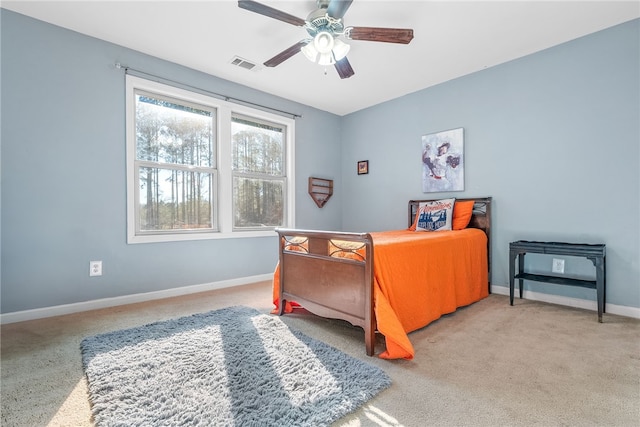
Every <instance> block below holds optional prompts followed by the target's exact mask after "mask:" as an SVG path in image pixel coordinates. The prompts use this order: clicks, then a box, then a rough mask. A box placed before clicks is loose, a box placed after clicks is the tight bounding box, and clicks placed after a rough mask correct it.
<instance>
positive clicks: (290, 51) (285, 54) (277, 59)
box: [264, 40, 311, 67]
mask: <svg viewBox="0 0 640 427" xmlns="http://www.w3.org/2000/svg"><path fill="white" fill-rule="evenodd" d="M310 41H311V40H300V41H299V42H298V43H296V44H294V45H293V46H291V47H289V48H287V49H285V50H283V51H282V52H280V53H279V54H277V55H276V56H274V57H273V58H271V59H269V60H268V61H266V62H265V63H264V65H265V66H266V67H275V66H276V65H280V64H282V63H283V62H284V61H286V60H287V59H289V58H291V57H292V56H293V55H295V54H296V53H298V52H300V49H301V48H303V47H304V46H306V45H307V43H309V42H310Z"/></svg>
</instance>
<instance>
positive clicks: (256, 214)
mask: <svg viewBox="0 0 640 427" xmlns="http://www.w3.org/2000/svg"><path fill="white" fill-rule="evenodd" d="M284 132H285V129H284V128H283V127H282V126H278V125H274V124H272V123H264V122H262V123H261V122H258V121H256V120H254V119H250V118H247V117H243V116H238V115H234V116H233V117H232V119H231V135H232V149H233V153H232V156H231V157H232V169H233V228H234V229H249V228H256V227H258V228H260V227H265V226H266V227H274V226H279V225H282V224H283V223H284V205H283V203H284V198H283V195H284V194H285V184H286V181H285V174H284V144H285V139H284Z"/></svg>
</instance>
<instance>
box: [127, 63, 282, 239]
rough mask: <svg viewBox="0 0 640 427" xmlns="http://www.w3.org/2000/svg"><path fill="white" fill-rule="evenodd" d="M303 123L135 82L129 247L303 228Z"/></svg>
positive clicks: (130, 113)
mask: <svg viewBox="0 0 640 427" xmlns="http://www.w3.org/2000/svg"><path fill="white" fill-rule="evenodd" d="M292 153H293V119H287V118H283V117H280V116H276V115H273V114H268V113H265V112H264V111H260V110H255V109H252V108H248V107H244V106H240V105H235V104H232V103H229V102H226V101H221V100H219V99H216V98H213V97H211V96H207V95H203V94H200V93H194V92H191V91H186V90H183V89H178V88H175V87H171V86H167V85H163V84H160V83H156V82H151V81H147V80H143V79H140V78H137V77H134V76H130V75H127V190H128V193H127V235H128V242H129V243H143V242H160V241H174V240H193V239H211V238H228V237H255V236H264V235H273V232H272V230H273V229H274V228H275V227H279V226H291V225H292V224H293V209H292V207H293V206H294V203H293V194H294V191H293V188H292V187H293V185H292V184H293V173H292V171H293V165H292V159H293V155H292Z"/></svg>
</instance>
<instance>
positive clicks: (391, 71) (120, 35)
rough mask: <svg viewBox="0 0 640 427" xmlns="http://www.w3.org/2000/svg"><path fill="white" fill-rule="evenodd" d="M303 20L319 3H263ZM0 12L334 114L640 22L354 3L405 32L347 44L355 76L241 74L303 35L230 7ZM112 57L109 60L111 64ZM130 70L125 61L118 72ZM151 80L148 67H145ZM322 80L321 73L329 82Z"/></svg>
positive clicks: (582, 11) (624, 14) (303, 67)
mask: <svg viewBox="0 0 640 427" xmlns="http://www.w3.org/2000/svg"><path fill="white" fill-rule="evenodd" d="M260 2H261V3H264V4H267V5H269V6H271V7H274V8H276V9H279V10H282V11H285V12H287V13H289V14H292V15H295V16H297V17H299V18H303V19H305V18H306V17H307V15H308V13H309V12H310V11H312V10H314V9H315V8H316V2H315V0H299V1H273V0H261V1H260ZM1 6H2V7H3V8H5V9H9V10H13V11H15V12H18V13H22V14H24V15H28V16H32V17H34V18H37V19H40V20H43V21H46V22H50V23H52V24H55V25H59V26H61V27H65V28H69V29H71V30H74V31H77V32H80V33H83V34H87V35H90V36H93V37H97V38H99V39H103V40H107V41H109V42H112V43H116V44H118V45H122V46H126V47H128V48H131V49H135V50H137V51H140V52H144V53H146V54H149V55H153V56H155V57H158V58H162V59H166V60H168V61H172V62H175V63H179V64H182V65H185V66H187V67H190V68H193V69H196V70H200V71H203V72H205V73H208V74H212V75H215V76H218V77H221V78H224V79H227V80H230V81H233V82H237V83H240V84H243V85H246V86H249V87H252V88H255V89H259V90H262V91H264V92H267V93H270V94H273V95H277V96H281V97H283V98H286V99H290V100H293V101H297V102H300V103H303V104H306V105H310V106H313V107H316V108H318V109H321V110H324V111H329V112H332V113H335V114H338V115H345V114H348V113H351V112H354V111H357V110H360V109H363V108H366V107H369V106H371V105H375V104H378V103H381V102H384V101H387V100H390V99H393V98H397V97H399V96H402V95H405V94H408V93H411V92H415V91H418V90H420V89H424V88H427V87H429V86H433V85H436V84H439V83H442V82H445V81H448V80H451V79H454V78H457V77H460V76H463V75H466V74H469V73H473V72H475V71H479V70H482V69H484V68H487V67H491V66H494V65H497V64H500V63H504V62H506V61H509V60H512V59H515V58H519V57H522V56H525V55H528V54H531V53H533V52H537V51H540V50H542V49H545V48H548V47H551V46H554V45H557V44H559V43H563V42H566V41H569V40H572V39H575V38H578V37H581V36H583V35H586V34H589V33H592V32H595V31H599V30H602V29H604V28H607V27H611V26H613V25H617V24H620V23H622V22H626V21H629V20H632V19H635V18H638V17H640V2H638V1H637V0H636V1H629V0H627V1H577V0H571V1H542V0H530V1H518V0H512V1H481V0H472V1H451V0H449V1H382V0H354V2H353V4H352V5H351V8H350V9H349V10H348V11H347V13H346V15H345V18H344V21H345V26H369V27H392V28H412V29H413V30H414V39H413V41H412V42H411V43H410V44H409V45H401V44H391V43H379V42H370V41H349V42H348V43H350V44H351V51H350V52H349V55H348V58H349V62H350V63H351V65H352V67H353V69H354V70H355V75H354V76H353V77H351V78H348V79H344V80H342V79H340V78H339V77H338V75H337V73H336V71H335V69H334V68H333V67H328V68H327V69H326V70H325V68H324V67H321V66H319V65H316V64H313V63H311V62H309V61H308V60H307V59H306V58H305V57H304V55H302V54H297V55H295V56H294V57H292V58H290V59H288V60H287V61H285V62H283V63H282V64H280V65H279V66H278V67H275V68H267V67H260V69H259V70H258V71H254V70H252V71H249V70H245V69H242V68H239V67H237V66H234V65H231V59H232V58H233V57H234V56H236V55H237V56H240V57H242V58H244V59H247V60H249V61H252V62H256V63H258V64H262V63H263V62H264V61H266V60H267V59H269V58H271V57H273V56H274V55H276V54H277V53H279V52H280V51H282V50H284V49H285V48H287V47H289V46H291V45H293V44H295V43H296V42H298V41H299V40H301V39H303V38H305V37H306V32H305V30H304V29H303V28H301V27H296V26H293V25H291V24H287V23H285V22H282V21H278V20H275V19H272V18H268V17H266V16H263V15H259V14H256V13H253V12H250V11H247V10H244V9H240V8H239V7H238V6H237V2H236V1H231V0H218V1H186V0H185V1H159V0H155V1H89V0H85V1H55V0H47V1H31V0H21V1H6V0H5V1H2V3H1ZM115 61H116V58H114V62H115ZM123 65H125V66H126V65H128V64H123ZM143 71H147V72H153V70H143ZM325 71H326V73H325Z"/></svg>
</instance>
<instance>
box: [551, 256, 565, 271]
mask: <svg viewBox="0 0 640 427" xmlns="http://www.w3.org/2000/svg"><path fill="white" fill-rule="evenodd" d="M551 272H552V273H560V274H564V260H563V259H558V258H554V259H553V264H552V265H551Z"/></svg>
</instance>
